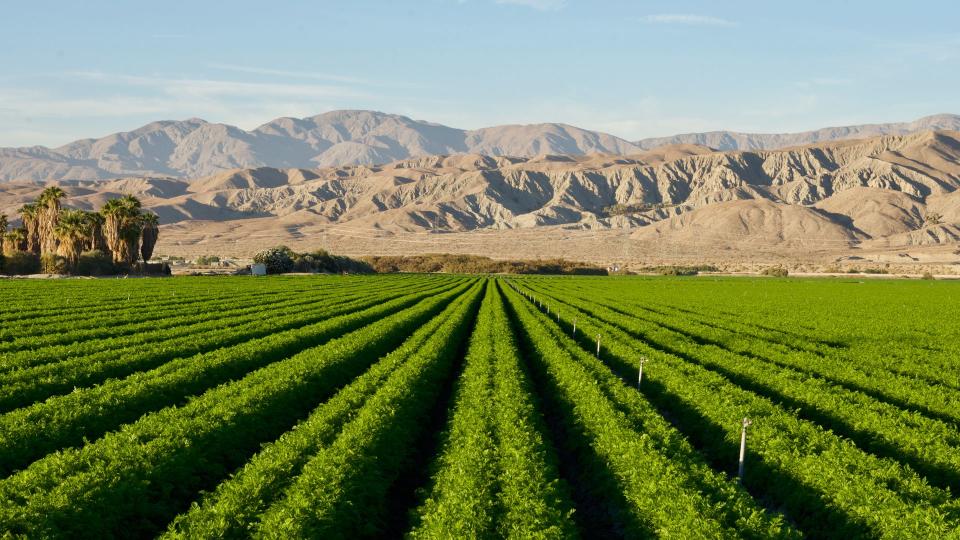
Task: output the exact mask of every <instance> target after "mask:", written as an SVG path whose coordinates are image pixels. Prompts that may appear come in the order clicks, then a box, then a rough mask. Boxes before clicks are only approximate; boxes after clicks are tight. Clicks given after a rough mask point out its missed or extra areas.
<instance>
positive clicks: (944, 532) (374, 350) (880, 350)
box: [0, 274, 960, 539]
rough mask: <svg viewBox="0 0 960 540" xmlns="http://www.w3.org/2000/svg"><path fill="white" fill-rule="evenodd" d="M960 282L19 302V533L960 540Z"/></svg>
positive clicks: (22, 291) (14, 457)
mask: <svg viewBox="0 0 960 540" xmlns="http://www.w3.org/2000/svg"><path fill="white" fill-rule="evenodd" d="M958 287H960V283H950V282H941V281H907V280H856V279H794V278H787V279H772V278H770V279H760V278H732V277H726V278H721V277H705V276H701V277H685V278H664V277H542V276H500V277H476V276H457V275H441V274H434V275H382V276H310V277H307V276H298V277H264V278H252V277H223V278H212V277H196V278H190V277H183V278H172V279H129V280H120V279H116V280H57V281H34V280H6V281H0V299H2V301H0V537H23V538H154V537H163V538H249V537H255V538H368V537H376V538H383V537H388V538H393V537H410V538H504V537H512V538H576V537H583V538H608V537H613V538H618V537H619V538H656V537H665V538H678V539H687V538H891V539H894V538H896V539H900V538H960V532H958V530H960V499H958V498H957V497H956V496H955V495H954V494H955V493H958V492H960V294H958V292H960V289H958ZM641 369H642V377H641ZM744 419H747V420H749V425H748V426H747V427H746V428H744ZM744 435H745V446H744V448H745V458H744V460H743V462H742V465H743V469H742V470H743V476H742V478H741V477H739V468H740V465H741V463H740V460H739V455H740V450H741V442H742V440H743V439H742V437H744Z"/></svg>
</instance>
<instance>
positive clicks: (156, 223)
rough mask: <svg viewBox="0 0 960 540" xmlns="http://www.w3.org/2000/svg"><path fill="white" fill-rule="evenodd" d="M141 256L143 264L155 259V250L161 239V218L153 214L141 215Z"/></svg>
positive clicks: (145, 213)
mask: <svg viewBox="0 0 960 540" xmlns="http://www.w3.org/2000/svg"><path fill="white" fill-rule="evenodd" d="M140 229H141V230H140V255H141V256H142V257H143V262H147V261H149V260H150V258H151V257H153V248H154V247H156V245H157V239H158V238H159V237H160V218H159V217H158V216H157V215H156V214H154V213H152V212H144V213H142V214H140Z"/></svg>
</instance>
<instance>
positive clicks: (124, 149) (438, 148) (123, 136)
mask: <svg viewBox="0 0 960 540" xmlns="http://www.w3.org/2000/svg"><path fill="white" fill-rule="evenodd" d="M636 150H637V148H636V147H635V146H634V145H632V144H631V143H629V142H627V141H625V140H622V139H618V138H617V137H614V136H612V135H606V134H603V133H596V132H592V131H586V130H583V129H580V128H576V127H573V126H568V125H564V124H536V125H529V126H520V125H510V126H498V127H491V128H484V129H478V130H473V131H468V130H462V129H455V128H450V127H446V126H441V125H439V124H432V123H429V122H422V121H416V120H412V119H410V118H407V117H405V116H400V115H395V114H384V113H380V112H373V111H334V112H330V113H326V114H321V115H318V116H313V117H310V118H278V119H276V120H273V121H271V122H268V123H266V124H264V125H262V126H260V127H258V128H256V129H254V130H253V131H244V130H242V129H240V128H237V127H234V126H228V125H225V124H213V123H209V122H206V121H204V120H200V119H197V118H192V119H189V120H184V121H163V122H153V123H151V124H148V125H146V126H143V127H141V128H139V129H136V130H134V131H130V132H125V133H115V134H113V135H109V136H107V137H103V138H101V139H83V140H80V141H75V142H72V143H70V144H67V145H65V146H61V147H59V148H54V149H49V148H44V147H32V148H5V149H0V181H10V180H28V181H47V180H103V179H108V178H119V177H124V176H170V177H177V178H197V177H201V176H207V175H210V174H215V173H217V172H221V171H225V170H230V169H236V168H246V167H263V166H270V167H278V168H287V167H296V168H312V167H330V166H341V165H352V164H360V163H365V164H378V163H387V162H391V161H396V160H399V159H409V158H412V157H419V156H433V155H446V154H457V153H481V154H485V155H493V156H498V155H515V156H534V155H537V154H540V153H551V154H575V155H580V154H589V153H596V152H604V153H615V154H624V153H629V152H634V151H636Z"/></svg>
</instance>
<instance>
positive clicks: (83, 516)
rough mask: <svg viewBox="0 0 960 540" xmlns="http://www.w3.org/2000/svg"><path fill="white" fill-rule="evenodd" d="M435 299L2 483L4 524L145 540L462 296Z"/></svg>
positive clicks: (38, 531)
mask: <svg viewBox="0 0 960 540" xmlns="http://www.w3.org/2000/svg"><path fill="white" fill-rule="evenodd" d="M467 286H468V284H464V285H462V286H460V287H458V288H457V289H454V290H451V291H449V292H446V293H442V294H438V295H435V296H433V297H431V298H429V299H426V300H423V301H421V302H420V303H418V304H416V305H414V306H413V307H410V308H407V309H405V310H403V311H401V312H398V313H396V314H393V315H389V316H386V317H384V318H382V319H381V320H379V321H378V322H376V323H374V324H370V325H367V326H365V327H363V328H361V329H359V330H355V331H353V332H350V333H348V334H346V335H344V336H342V337H339V338H336V339H334V340H331V341H329V342H327V343H325V344H324V345H321V346H319V347H315V348H312V349H308V350H306V351H303V352H301V353H299V354H297V355H295V356H292V357H290V358H288V359H286V360H283V361H280V362H275V363H272V364H270V365H268V366H266V367H264V368H261V369H259V370H257V371H254V372H253V373H250V374H249V375H247V376H246V377H244V378H242V379H240V380H238V381H236V382H232V383H228V384H225V385H222V386H219V387H217V388H215V389H213V390H210V391H208V392H206V393H204V394H202V395H201V396H198V397H197V398H195V399H193V400H191V401H189V402H188V403H187V404H186V405H184V406H183V407H170V408H166V409H163V410H161V411H158V412H156V413H151V414H147V415H145V416H143V417H142V418H140V419H139V420H137V421H136V422H134V423H132V424H127V425H125V426H124V427H123V428H121V429H120V430H119V431H116V432H112V433H109V434H107V435H106V436H104V437H103V438H101V439H99V440H97V441H95V442H92V443H90V444H87V445H85V446H82V447H80V448H71V449H67V450H63V451H61V452H58V453H54V454H50V455H48V456H46V457H45V458H43V459H41V460H39V461H36V462H34V463H33V464H31V465H30V466H29V467H28V468H26V469H24V470H22V471H20V472H18V473H16V474H14V475H13V476H10V477H8V478H6V479H4V480H2V481H0V523H2V524H4V526H5V528H6V530H7V531H8V532H10V533H12V534H22V535H26V536H28V537H64V536H69V537H75V538H103V537H117V536H126V537H129V536H145V535H150V534H154V533H156V532H157V531H159V530H162V529H163V528H165V527H166V525H167V523H169V521H170V519H171V518H172V517H173V516H174V515H175V514H177V513H179V512H180V511H181V510H182V509H183V508H184V505H185V504H188V503H189V501H190V500H193V499H194V498H195V497H196V494H197V493H198V492H199V491H200V490H203V489H209V488H211V487H215V486H216V485H217V484H218V483H219V482H220V481H222V480H223V479H224V478H225V477H226V476H227V475H228V474H229V472H230V471H232V470H233V469H234V468H235V467H237V466H239V465H242V464H243V463H244V462H246V460H247V459H248V458H249V456H251V455H253V454H254V453H255V452H256V450H257V449H258V448H259V446H260V445H261V444H262V443H264V442H268V441H271V440H273V439H275V438H276V437H277V436H279V435H280V434H282V433H283V432H285V431H287V430H288V429H289V427H291V426H292V425H294V424H295V423H296V422H297V421H298V420H300V419H301V418H303V417H304V416H306V415H307V414H308V413H309V411H311V410H312V409H313V408H314V407H316V406H317V405H318V404H319V403H322V402H323V401H324V400H325V399H327V398H328V397H329V396H331V395H333V394H334V393H335V392H336V390H337V389H338V388H340V387H342V386H343V385H345V384H347V383H349V381H350V380H352V379H353V378H355V377H356V376H357V375H359V374H360V373H361V372H363V371H364V370H365V369H366V368H367V367H368V366H369V365H370V364H371V363H372V362H371V359H373V358H377V357H379V356H380V355H381V354H384V353H386V352H388V351H390V350H392V349H393V348H395V347H396V346H398V345H399V344H400V343H402V341H403V340H404V338H405V337H406V336H408V335H409V334H410V333H412V332H413V331H414V330H415V329H416V328H418V327H419V326H421V325H423V324H425V323H427V322H428V321H429V320H430V319H431V318H433V317H434V316H435V315H436V314H437V313H439V312H440V311H442V309H443V308H444V306H446V305H447V304H449V303H450V302H451V301H452V300H453V299H454V298H455V297H456V296H458V295H459V294H462V292H463V290H464V288H465V287H467Z"/></svg>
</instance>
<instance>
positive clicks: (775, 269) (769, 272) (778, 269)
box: [760, 266, 790, 277]
mask: <svg viewBox="0 0 960 540" xmlns="http://www.w3.org/2000/svg"><path fill="white" fill-rule="evenodd" d="M760 275H762V276H771V277H787V276H789V275H790V272H789V271H788V270H787V269H786V268H784V267H782V266H769V267H767V268H764V269H763V271H762V272H760Z"/></svg>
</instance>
